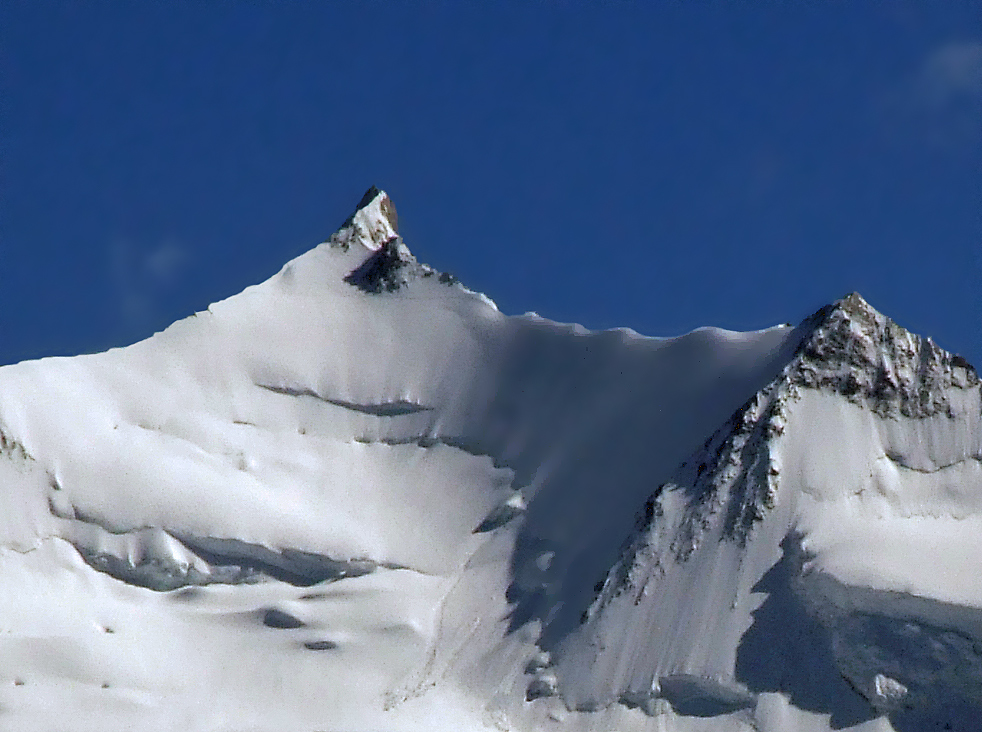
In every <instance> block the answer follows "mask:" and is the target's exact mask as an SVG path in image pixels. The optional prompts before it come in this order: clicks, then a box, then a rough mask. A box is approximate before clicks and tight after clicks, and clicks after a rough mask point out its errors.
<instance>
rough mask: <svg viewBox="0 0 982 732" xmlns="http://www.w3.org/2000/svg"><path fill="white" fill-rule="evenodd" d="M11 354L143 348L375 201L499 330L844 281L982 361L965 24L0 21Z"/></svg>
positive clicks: (19, 6) (774, 11)
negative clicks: (389, 205)
mask: <svg viewBox="0 0 982 732" xmlns="http://www.w3.org/2000/svg"><path fill="white" fill-rule="evenodd" d="M0 164H2V169H0V257H2V267H0V363H10V362H14V361H18V360H21V359H25V358H33V357H38V356H44V355H53V354H73V353H80V352H91V351H96V350H102V349H104V348H106V347H109V346H114V345H123V344H126V343H129V342H133V341H135V340H139V339H141V338H143V337H146V336H148V335H150V334H151V333H153V332H154V331H156V330H160V329H162V328H163V327H165V326H166V325H168V324H169V323H170V322H172V321H174V320H176V319H178V318H181V317H183V316H185V315H188V314H190V313H191V312H193V311H195V310H201V309H203V308H205V307H206V306H207V305H208V304H209V303H210V302H213V301H215V300H219V299H221V298H224V297H227V296H229V295H231V294H233V293H235V292H237V291H239V290H241V289H242V288H243V287H245V286H247V285H249V284H252V283H254V282H258V281H260V280H263V279H265V278H266V277H268V276H270V275H271V274H273V273H274V272H276V271H277V270H278V269H279V268H280V266H281V265H282V264H283V263H284V262H286V261H287V260H288V259H290V258H292V257H294V256H296V255H298V254H300V253H301V252H303V251H305V250H306V249H308V248H310V247H311V246H313V245H315V244H316V243H318V242H319V241H321V240H323V239H324V238H325V237H326V236H327V235H328V234H330V233H331V232H332V231H333V230H334V229H335V228H336V227H337V225H338V224H339V223H340V222H341V221H342V220H343V219H344V218H345V216H346V215H347V214H348V213H349V212H350V210H351V208H352V207H353V206H354V204H355V203H356V202H357V201H358V199H359V198H360V197H361V194H362V193H363V191H364V190H365V189H366V188H367V187H368V186H369V185H371V184H377V185H378V186H380V187H382V188H384V189H386V190H387V191H388V192H389V193H390V194H391V195H392V197H393V199H394V201H395V203H396V206H397V208H398V210H399V214H400V221H401V228H402V232H403V234H404V236H405V239H406V241H407V243H408V244H409V245H410V247H411V248H412V249H413V251H414V253H416V255H417V256H418V257H419V258H420V259H421V260H423V261H426V262H428V263H430V264H432V265H433V266H435V267H437V268H438V269H441V270H447V271H451V272H453V273H454V274H456V275H457V276H459V277H460V278H461V279H462V280H463V281H464V282H465V283H466V284H468V285H469V286H470V287H472V288H474V289H477V290H481V291H483V292H486V293H487V294H488V295H489V296H490V297H492V298H493V299H494V300H495V301H496V302H497V303H498V304H499V306H500V307H501V308H502V310H504V311H505V312H507V313H521V312H525V311H527V310H535V311H537V312H539V313H541V314H542V315H544V316H546V317H550V318H553V319H557V320H563V321H576V322H580V323H583V324H584V325H586V326H588V327H591V328H604V327H614V326H630V327H633V328H635V329H636V330H638V331H640V332H642V333H645V334H648V335H675V334H678V333H681V332H684V331H686V330H689V329H692V328H694V327H697V326H700V325H719V326H723V327H727V328H732V329H737V330H746V329H753V328H760V327H765V326H768V325H772V324H775V323H778V322H783V321H793V322H797V321H798V320H800V319H801V318H803V317H805V316H806V315H808V314H809V313H810V312H812V311H814V310H816V309H817V308H818V307H820V306H821V305H823V304H825V303H827V302H829V301H832V300H834V299H836V298H837V297H839V296H841V295H844V294H846V293H847V292H849V291H852V290H859V291H860V292H861V293H862V294H863V295H864V296H866V298H867V299H868V300H870V301H871V302H872V303H873V305H874V306H876V307H877V308H879V309H880V310H882V311H884V312H885V313H887V314H888V315H890V316H892V317H893V318H894V319H896V320H897V321H898V322H900V323H901V324H902V325H904V326H907V327H909V328H911V329H914V330H916V331H918V332H921V333H924V334H929V335H932V336H933V337H934V338H935V340H937V341H938V342H939V343H941V345H943V346H945V347H947V348H949V349H951V350H954V351H956V352H960V353H962V354H963V355H965V356H966V357H967V358H969V360H971V361H973V362H974V363H975V364H976V365H979V366H982V293H980V290H982V288H980V284H982V5H980V3H979V2H962V3H959V2H945V3H936V2H931V3H909V2H902V1H898V2H890V3H887V2H863V3H858V2H857V3H817V2H814V3H812V2H808V3H805V2H803V3H779V2H762V3H738V2H732V3H722V2H705V3H699V2H686V3H681V2H664V3H647V2H646V3H640V2H638V3H631V2H595V3H587V2H523V3H517V2H516V3H500V2H494V3H482V4H472V3H450V2H447V3H440V2H419V3H403V2H385V3H383V2H367V1H366V2H350V3H301V2H278V3H274V2H258V1H254V2H230V1H227V2H218V1H216V2H208V3H196V2H181V1H177V0H175V1H174V2H90V3H77V2H64V3H52V2H45V1H43V0H41V1H30V2H28V1H25V0H7V1H6V2H4V3H2V4H0Z"/></svg>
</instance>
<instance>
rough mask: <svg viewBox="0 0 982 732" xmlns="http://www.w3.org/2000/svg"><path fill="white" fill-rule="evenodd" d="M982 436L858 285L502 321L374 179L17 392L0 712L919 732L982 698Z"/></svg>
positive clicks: (370, 724) (98, 717) (6, 470)
mask: <svg viewBox="0 0 982 732" xmlns="http://www.w3.org/2000/svg"><path fill="white" fill-rule="evenodd" d="M979 414H980V402H979V385H978V379H977V377H976V376H975V373H974V372H973V371H972V370H971V368H970V367H968V365H967V364H965V363H964V362H963V361H960V360H959V359H957V358H956V357H953V356H951V355H949V354H946V353H944V352H943V351H941V350H940V349H938V348H937V347H936V346H935V345H934V344H933V343H931V342H930V341H926V340H922V339H919V338H917V337H916V336H913V335H911V334H909V333H907V332H906V331H903V330H902V329H900V328H898V327H897V326H895V325H894V324H892V323H891V322H890V321H889V320H888V319H886V318H884V317H883V316H882V315H880V314H879V313H876V311H874V310H873V309H872V308H870V307H869V306H868V305H867V304H866V303H865V302H863V301H862V300H861V298H859V297H858V296H850V297H849V298H846V299H845V300H843V301H841V302H839V303H837V304H836V305H834V306H832V307H830V308H826V309H823V310H822V311H820V312H819V313H817V314H816V315H815V316H814V317H813V318H811V319H809V320H808V321H806V322H805V323H803V324H802V325H801V326H799V327H798V328H794V329H793V328H789V327H775V328H770V329H766V330H762V331H757V332H752V333H732V332H727V331H722V330H718V329H712V328H706V329H700V330H697V331H695V332H693V333H689V334H687V335H684V336H681V337H679V338H672V339H655V338H646V337H642V336H640V335H638V334H636V333H634V332H632V331H629V330H613V331H605V332H597V333H594V332H590V331H587V330H585V329H583V328H581V327H579V326H575V325H563V324H558V323H554V322H551V321H548V320H545V319H542V318H539V317H538V316H534V315H524V316H519V317H507V316H505V315H503V314H502V313H500V312H499V311H498V310H497V308H496V307H495V306H494V304H493V303H492V302H491V301H490V300H488V299H487V298H486V297H484V296H483V295H480V294H477V293H474V292H471V291H469V290H467V289H466V288H464V287H463V286H461V285H460V284H458V283H456V282H455V281H454V279H453V278H452V277H449V276H447V275H441V274H440V273H438V272H437V271H436V270H434V269H432V268H430V267H428V266H426V265H424V264H421V263H419V262H418V261H417V260H416V259H415V257H413V255H412V253H411V252H410V250H409V248H408V247H407V246H406V244H405V242H403V241H402V239H401V238H400V236H399V234H398V226H397V218H396V214H395V208H394V206H393V205H392V202H391V200H390V199H389V198H388V196H387V195H385V194H384V193H383V192H381V191H378V190H377V189H371V190H370V191H369V192H368V193H367V194H366V196H365V197H364V198H363V200H362V201H361V202H360V203H359V205H358V207H357V209H356V211H355V213H354V214H353V215H352V216H351V217H350V218H349V219H348V220H347V221H346V222H345V224H344V225H343V226H342V228H341V229H340V230H339V231H338V232H337V233H335V234H334V235H332V236H331V237H330V239H329V240H328V241H326V242H324V243H323V244H322V245H320V246H318V247H316V248H314V249H313V250H311V251H309V252H307V253H306V254H304V255H302V256H301V257H298V258H297V259H295V260H293V261H292V262H290V263H288V264H287V265H286V266H285V267H284V268H283V269H282V270H281V271H280V272H279V273H278V274H276V275H275V276H273V277H272V278H270V279H269V280H267V281H266V282H264V283H262V284H260V285H256V286H254V287H250V288H248V289H247V290H245V291H244V292H242V293H241V294H239V295H236V296H235V297H232V298H230V299H228V300H226V301H223V302H220V303H217V304H215V305H212V306H211V307H210V308H209V309H208V310H207V311H206V312H202V313H198V314H196V315H195V316H192V317H191V318H188V319H186V320H183V321H181V322H179V323H176V324H174V325H173V326H171V327H170V328H168V329H167V330H166V331H164V332H162V333H159V334H157V335H155V336H154V337H152V338H150V339H147V340H146V341H143V342H141V343H137V344H135V345H133V346H130V347H128V348H124V349H117V350H114V351H110V352H107V353H104V354H98V355H93V356H82V357H76V358H57V359H44V360H42V361H36V362H26V363H21V364H17V365H14V366H8V367H4V368H2V369H0V587H3V588H17V589H16V591H12V590H9V589H8V590H2V591H0V631H2V632H0V720H2V722H3V724H4V725H6V726H7V727H10V728H11V729H18V730H52V729H73V730H74V729H79V730H82V729H92V730H102V729H107V728H110V729H117V728H126V729H146V730H161V729H180V730H182V731H185V730H202V731H207V732H212V731H218V730H241V729H250V730H277V731H279V730H283V729H319V730H348V729H386V730H419V729H447V730H451V729H452V730H461V729H465V730H467V729H475V730H476V729H484V728H498V729H515V730H536V729H576V730H591V729H592V730H607V729H614V728H617V729H625V730H656V729H657V730H669V729H670V730H696V729H699V730H730V729H739V728H743V727H747V728H754V729H758V730H794V729H800V730H818V729H821V730H824V729H829V728H830V727H832V728H837V729H841V728H845V727H849V726H854V725H865V726H864V727H863V728H864V729H873V728H877V729H889V728H891V727H893V728H895V729H898V730H904V731H905V732H906V730H910V729H915V728H917V727H916V726H914V727H912V726H911V725H912V724H915V722H916V720H919V719H928V720H933V721H937V720H938V719H941V717H939V716H938V713H936V710H933V709H932V708H931V705H930V704H928V703H926V701H925V700H928V699H930V698H932V695H933V697H936V698H941V697H942V696H943V695H946V696H944V698H945V699H948V700H954V701H955V702H957V703H958V704H961V705H962V708H964V709H967V710H971V709H972V708H973V705H975V704H976V702H977V700H976V698H975V696H974V695H973V694H974V692H972V690H971V689H972V684H973V683H974V679H976V678H982V676H976V675H974V674H975V668H976V666H975V665H974V664H975V663H976V659H975V655H973V654H974V651H973V650H972V649H973V648H974V647H975V645H974V644H975V643H976V640H977V639H980V642H982V632H980V631H979V629H978V625H979V624H978V623H977V619H978V618H977V610H978V609H979V608H980V607H982V599H980V598H979V597H977V594H978V587H979V584H978V582H976V581H975V580H974V579H973V578H972V575H971V572H972V568H973V559H974V556H975V555H976V552H974V551H973V547H972V542H971V537H972V535H973V532H974V526H975V522H976V521H977V518H976V517H977V516H978V515H979V511H978V509H979V498H978V496H979V494H980V493H982V490H979V485H978V481H979V475H978V471H979V459H978V458H979V455H980V454H982V451H980V443H979V435H980V427H979V424H978V421H979ZM871 538H872V539H871ZM925 556H927V557H929V560H930V561H929V562H925V561H924V557H925ZM932 564H933V566H936V567H943V568H944V570H945V571H943V572H936V571H931V566H932ZM905 639H906V640H905ZM910 639H914V640H910ZM905 643H908V645H904V644H905ZM908 652H910V653H913V656H911V657H914V658H916V659H917V662H916V663H914V664H909V663H908V664H906V665H905V662H904V659H905V658H906V656H905V655H904V654H905V653H908ZM945 659H947V660H945ZM949 661H950V662H949ZM843 677H845V678H846V679H848V682H847V681H844V680H843ZM925 710H927V711H925ZM965 713H966V714H968V712H965ZM917 714H920V715H922V716H921V717H917V716H916V715H917ZM883 715H889V716H883ZM905 715H906V716H905ZM911 715H915V716H911ZM931 715H934V716H931ZM952 719H953V720H954V721H955V722H956V723H957V722H958V719H957V718H955V717H952ZM911 720H915V722H912V721H911ZM741 725H742V726H743V727H741ZM0 726H3V725H0Z"/></svg>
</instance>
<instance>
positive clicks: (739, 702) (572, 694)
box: [552, 294, 982, 729]
mask: <svg viewBox="0 0 982 732" xmlns="http://www.w3.org/2000/svg"><path fill="white" fill-rule="evenodd" d="M799 331H800V332H801V335H802V340H801V345H800V347H799V348H798V350H797V352H796V354H795V356H794V358H793V359H792V360H791V361H790V362H789V363H788V364H787V365H786V366H785V367H784V369H783V370H782V372H781V374H780V375H779V376H778V377H777V378H776V379H775V380H774V381H773V382H771V383H770V384H768V385H767V386H766V387H765V388H764V389H762V390H761V391H759V392H758V393H757V394H756V395H755V396H754V397H753V398H752V399H751V400H749V401H748V402H747V404H746V405H745V406H744V407H743V408H742V409H741V410H739V411H738V412H737V413H736V414H735V415H734V416H733V418H732V419H731V420H730V421H729V422H728V423H727V424H726V425H724V426H723V427H722V428H721V429H720V430H718V431H717V432H716V433H715V434H714V435H713V436H712V437H711V438H710V439H709V440H708V441H707V442H706V444H705V445H704V446H703V448H701V449H700V450H698V451H697V452H695V453H694V454H693V455H692V456H691V457H690V458H689V459H688V460H686V461H685V462H684V463H683V464H682V466H681V467H680V468H679V470H678V471H677V473H676V475H675V476H673V478H672V480H670V481H668V482H666V483H664V484H662V485H661V486H659V488H658V489H657V490H656V491H655V492H654V493H653V494H652V495H651V496H650V497H649V498H648V500H647V501H646V503H645V504H644V506H643V508H642V510H641V511H640V512H639V514H638V520H637V525H636V529H635V531H634V533H633V534H632V537H631V538H630V539H629V540H628V541H627V542H626V543H625V546H624V550H623V553H622V556H621V559H620V560H619V561H618V563H617V564H616V565H615V566H614V568H613V569H612V571H611V572H610V573H609V575H608V577H607V579H606V580H605V581H604V582H603V583H599V584H598V586H597V588H596V589H597V592H598V594H597V599H596V600H595V601H594V603H593V604H592V606H591V608H590V610H589V611H588V613H587V614H586V615H585V616H584V624H583V626H582V627H581V628H580V629H578V630H577V631H576V632H575V633H574V634H573V635H572V636H570V637H568V638H566V639H565V640H564V641H563V643H561V644H560V645H559V646H558V647H557V648H556V649H555V650H554V652H553V658H554V659H555V661H554V666H555V669H554V671H552V673H553V674H554V675H555V676H556V677H557V681H558V684H557V689H558V691H559V693H561V694H562V695H563V696H564V698H565V700H566V702H567V703H568V704H569V705H570V706H573V707H576V708H583V709H591V708H596V707H602V706H606V705H610V704H612V703H615V702H618V701H619V702H621V703H624V704H629V705H635V706H638V707H640V708H643V709H646V710H648V711H649V712H650V713H653V714H655V713H657V712H658V710H660V709H661V708H662V707H661V706H659V705H666V706H672V707H674V708H675V709H676V710H679V709H684V708H689V709H690V710H695V711H694V712H693V713H698V714H701V715H703V716H710V717H714V718H719V719H723V718H727V719H730V723H733V724H736V723H737V722H736V720H739V719H743V720H744V723H746V724H748V725H749V724H752V725H754V728H756V729H794V728H810V727H809V725H811V724H814V723H815V719H814V717H816V716H818V717H819V718H823V717H824V718H826V719H827V720H828V724H831V725H832V726H833V727H836V728H841V727H843V726H849V725H850V724H859V723H861V722H862V721H863V720H864V719H872V718H874V717H876V716H877V715H878V714H880V713H889V714H890V715H891V717H890V718H891V720H892V722H893V723H894V724H895V725H897V728H899V729H908V728H920V727H918V725H924V724H929V723H930V724H935V723H937V724H940V725H943V724H948V725H949V726H948V727H946V728H947V729H951V728H955V729H971V728H972V726H971V725H973V724H976V723H977V719H978V716H977V713H978V709H979V708H980V705H982V695H980V694H979V693H978V689H979V688H982V664H980V661H982V656H980V655H979V653H978V651H977V650H976V649H977V648H979V647H982V594H980V593H979V583H978V582H977V580H976V579H975V577H974V573H975V571H976V569H977V566H978V547H977V542H976V541H975V539H974V537H977V536H978V531H979V529H980V528H982V526H980V525H979V522H980V521H982V469H980V456H982V424H980V414H982V400H980V391H979V379H978V377H977V375H976V374H975V372H974V370H973V369H972V368H971V367H970V366H969V365H968V364H967V363H965V362H964V361H963V360H961V359H959V358H958V357H956V356H952V355H951V354H948V353H946V352H944V351H942V350H941V349H939V348H938V347H937V346H936V345H935V344H934V343H932V342H931V341H930V340H928V339H922V338H920V337H918V336H915V335H913V334H911V333H909V332H907V331H905V330H903V329H902V328H900V327H899V326H897V325H896V324H895V323H893V322H892V321H890V320H889V319H887V318H886V317H884V316H883V315H881V314H880V313H877V312H876V311H875V310H873V308H871V307H870V306H869V305H868V303H866V302H865V301H863V300H862V298H860V297H859V296H858V295H855V294H853V295H850V296H849V297H847V298H845V299H843V300H842V301H840V302H838V303H836V304H835V305H833V306H830V307H828V308H823V309H822V310H821V311H819V312H818V313H816V315H815V316H813V317H812V318H810V319H809V320H807V321H805V323H803V324H802V326H801V328H800V329H799ZM842 679H845V680H847V681H848V684H849V685H848V686H847V685H846V684H844V683H843V681H842ZM692 680H695V681H692ZM697 682H698V683H697ZM775 703H777V704H778V705H779V706H780V707H782V708H783V709H784V711H783V712H782V713H781V714H780V716H779V719H780V721H779V723H775V722H774V705H775ZM789 703H790V706H789ZM973 720H976V721H973ZM910 725H914V726H913V727H910ZM951 725H954V726H953V727H952V726H951Z"/></svg>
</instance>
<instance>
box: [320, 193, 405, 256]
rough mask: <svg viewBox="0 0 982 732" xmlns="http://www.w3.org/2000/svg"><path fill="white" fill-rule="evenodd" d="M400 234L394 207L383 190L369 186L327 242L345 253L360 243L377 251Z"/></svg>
mask: <svg viewBox="0 0 982 732" xmlns="http://www.w3.org/2000/svg"><path fill="white" fill-rule="evenodd" d="M398 234H399V217H398V216H397V215H396V207H395V204H394V203H392V199H391V198H389V196H388V194H387V193H385V192H384V191H380V190H379V189H378V188H376V187H375V186H372V187H371V188H369V189H368V190H367V191H365V195H364V196H362V198H361V201H359V202H358V206H357V207H356V208H355V212H354V213H353V214H351V216H349V217H348V218H347V219H346V220H345V222H344V223H343V224H341V228H340V229H338V230H337V231H336V232H335V233H333V234H331V237H330V239H328V242H329V243H330V244H331V246H333V247H338V248H340V249H344V250H347V249H348V248H349V247H351V245H352V244H360V245H361V246H363V247H365V248H366V249H369V250H371V251H376V250H378V249H380V248H381V247H383V246H384V245H385V244H386V243H387V242H389V241H391V240H392V239H394V238H396V237H397V236H398Z"/></svg>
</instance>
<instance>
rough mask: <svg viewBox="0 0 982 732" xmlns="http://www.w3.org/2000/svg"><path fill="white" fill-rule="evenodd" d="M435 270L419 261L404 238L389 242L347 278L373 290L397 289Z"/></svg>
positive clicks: (375, 291) (348, 280) (356, 284)
mask: <svg viewBox="0 0 982 732" xmlns="http://www.w3.org/2000/svg"><path fill="white" fill-rule="evenodd" d="M432 275H433V270H432V269H431V268H430V267H427V266H426V265H425V264H420V263H419V262H418V261H416V257H414V256H413V255H412V252H410V251H409V247H407V246H406V245H405V244H403V243H402V239H401V238H399V237H395V238H393V239H390V240H389V241H387V242H385V244H383V245H382V246H381V247H380V248H379V249H378V251H376V252H375V253H374V254H372V256H371V257H369V258H368V259H367V260H366V261H365V263H364V264H362V265H361V266H360V267H359V268H358V269H356V270H355V271H354V272H352V273H351V274H349V275H348V276H347V277H345V278H344V280H345V282H347V283H348V284H349V285H354V286H355V287H357V288H358V289H359V290H363V291H364V292H371V293H375V294H378V293H381V292H395V291H396V290H398V289H399V288H401V287H403V286H405V285H407V284H408V283H409V282H411V281H412V280H414V279H416V278H417V277H427V276H432Z"/></svg>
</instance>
